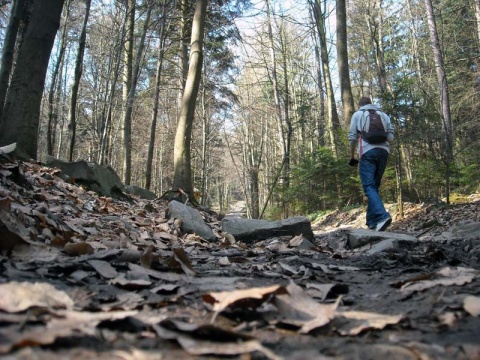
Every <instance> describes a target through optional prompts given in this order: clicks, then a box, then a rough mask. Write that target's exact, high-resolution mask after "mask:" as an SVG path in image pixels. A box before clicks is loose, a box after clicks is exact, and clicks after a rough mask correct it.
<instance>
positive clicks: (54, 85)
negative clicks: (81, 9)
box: [47, 1, 70, 156]
mask: <svg viewBox="0 0 480 360" xmlns="http://www.w3.org/2000/svg"><path fill="white" fill-rule="evenodd" d="M65 6H66V14H65V20H64V24H63V29H62V38H61V40H60V48H59V52H58V56H57V62H56V63H55V68H54V70H53V74H52V82H51V83H50V89H49V90H48V123H47V154H48V155H50V156H53V149H54V146H55V128H56V127H57V121H58V113H57V111H58V109H57V108H56V105H58V91H57V90H60V89H61V88H62V87H61V86H58V85H60V84H58V83H60V82H61V81H57V80H58V77H59V73H60V70H61V68H62V66H63V60H64V58H65V49H66V48H67V32H68V31H67V25H68V20H69V18H70V1H67V3H66V5H65ZM60 76H61V75H60ZM56 95H57V96H56Z"/></svg>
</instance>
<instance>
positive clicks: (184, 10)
mask: <svg viewBox="0 0 480 360" xmlns="http://www.w3.org/2000/svg"><path fill="white" fill-rule="evenodd" d="M178 6H179V10H180V24H179V27H178V31H179V34H178V35H179V36H180V45H179V48H178V69H179V77H178V85H179V86H178V109H179V111H180V108H181V106H182V97H183V92H184V91H185V81H186V79H187V75H188V46H187V33H188V29H187V27H188V19H187V18H188V1H187V0H180V1H179V2H178Z"/></svg>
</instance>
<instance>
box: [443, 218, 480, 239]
mask: <svg viewBox="0 0 480 360" xmlns="http://www.w3.org/2000/svg"><path fill="white" fill-rule="evenodd" d="M450 232H451V233H452V235H453V238H457V239H462V240H465V239H472V238H480V222H466V223H462V224H459V225H457V226H454V227H452V228H451V229H450Z"/></svg>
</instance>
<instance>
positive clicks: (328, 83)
mask: <svg viewBox="0 0 480 360" xmlns="http://www.w3.org/2000/svg"><path fill="white" fill-rule="evenodd" d="M310 5H311V7H312V11H313V14H314V20H315V24H316V28H317V31H318V38H319V42H320V52H321V62H322V70H323V76H324V79H325V87H326V93H327V114H328V126H327V131H328V135H329V139H330V146H331V149H332V152H333V154H334V156H335V157H338V155H339V151H338V144H339V141H338V136H339V135H338V130H339V129H340V120H339V118H338V112H337V105H336V103H335V93H334V91H333V83H332V77H331V74H330V65H329V56H328V45H327V36H326V29H325V16H326V15H325V11H323V10H322V4H321V1H320V0H310Z"/></svg>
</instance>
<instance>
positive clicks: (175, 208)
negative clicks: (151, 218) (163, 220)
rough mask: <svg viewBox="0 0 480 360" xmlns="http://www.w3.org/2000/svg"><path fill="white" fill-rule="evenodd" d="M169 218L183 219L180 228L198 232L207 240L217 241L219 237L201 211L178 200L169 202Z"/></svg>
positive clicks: (189, 232) (185, 230) (188, 231)
mask: <svg viewBox="0 0 480 360" xmlns="http://www.w3.org/2000/svg"><path fill="white" fill-rule="evenodd" d="M167 216H168V217H169V218H176V219H181V220H182V224H181V226H180V229H181V230H182V231H183V232H185V233H188V234H197V235H198V236H200V237H202V238H203V239H205V240H206V241H215V240H217V237H216V236H215V234H214V233H213V231H212V229H210V227H209V226H208V225H207V224H206V223H205V221H204V220H203V218H202V216H201V215H200V212H198V211H197V210H195V209H194V208H191V207H190V206H187V205H184V204H182V203H181V202H178V201H175V200H174V201H171V202H170V203H169V204H168V214H167Z"/></svg>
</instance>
